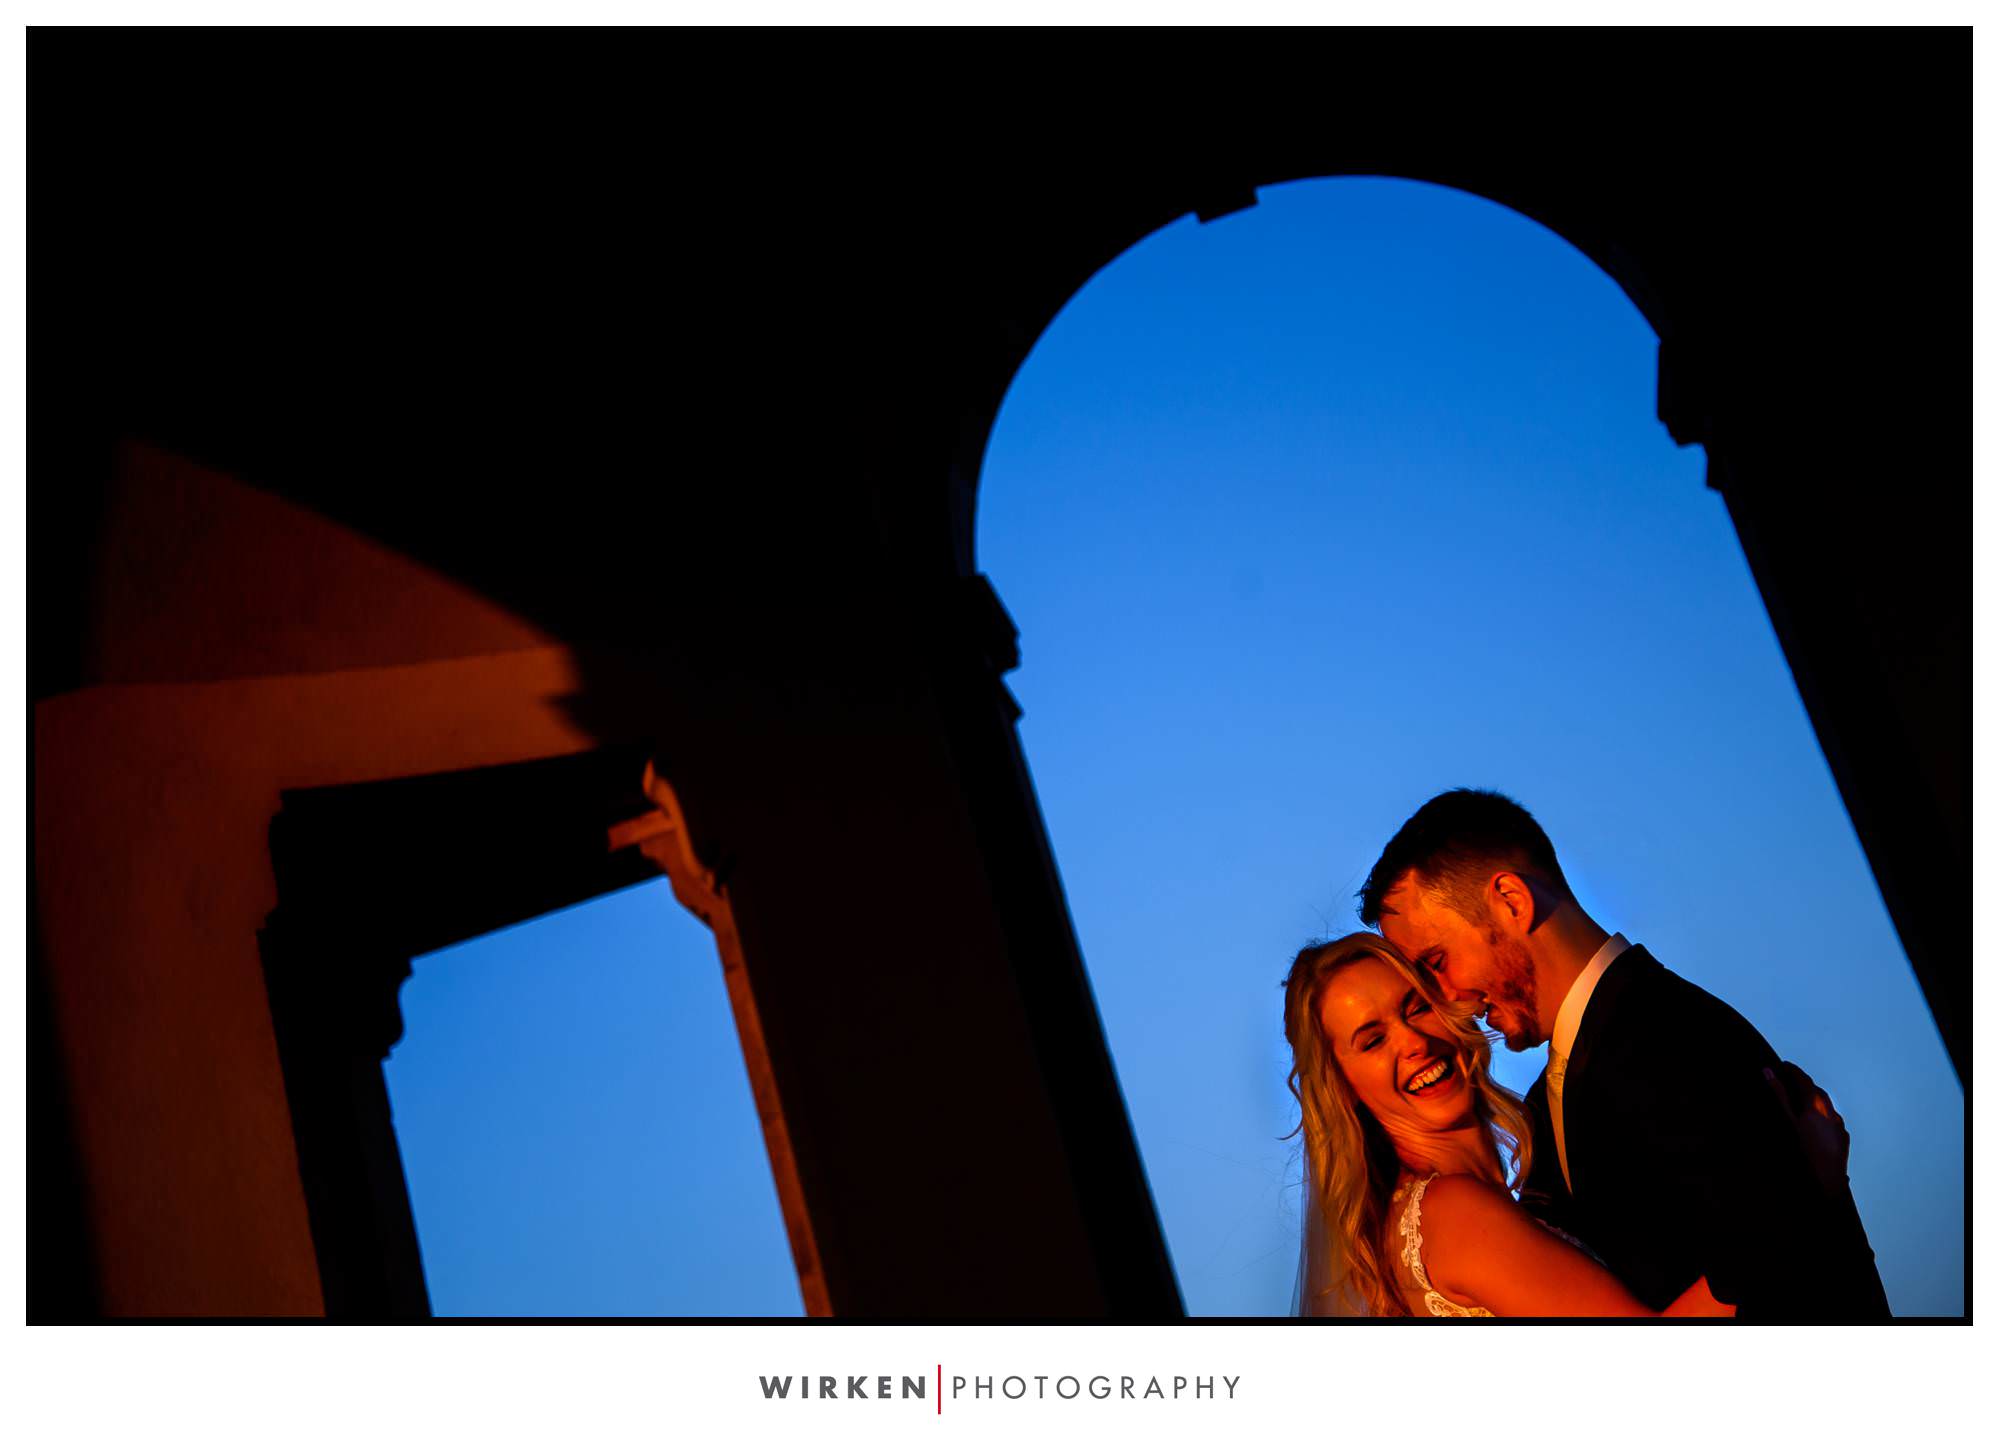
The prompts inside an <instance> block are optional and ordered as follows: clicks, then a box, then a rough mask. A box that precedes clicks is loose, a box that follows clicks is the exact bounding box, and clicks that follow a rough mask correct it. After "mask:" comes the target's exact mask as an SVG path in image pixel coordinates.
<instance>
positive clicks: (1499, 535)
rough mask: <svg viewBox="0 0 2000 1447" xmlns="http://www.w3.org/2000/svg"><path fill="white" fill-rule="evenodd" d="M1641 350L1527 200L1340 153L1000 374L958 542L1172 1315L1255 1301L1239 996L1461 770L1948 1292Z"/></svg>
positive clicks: (1942, 1188)
mask: <svg viewBox="0 0 2000 1447" xmlns="http://www.w3.org/2000/svg"><path fill="white" fill-rule="evenodd" d="M1628 281H1629V279H1628ZM1657 344H1658V339H1657V337H1656V335H1655V334H1654V333H1653V331H1652V329H1651V328H1650V327H1649V326H1648V324H1647V322H1646V320H1645V318H1643V317H1642V316H1641V315H1640V314H1639V313H1638V311H1637V310H1636V309H1635V307H1634V305H1633V303H1632V301H1631V300H1630V299H1628V297H1627V296H1626V295H1625V294H1622V293H1621V292H1620V290H1619V288H1618V286H1617V285H1615V284H1614V283H1613V282H1612V281H1611V279H1610V278H1608V277H1607V276H1606V275H1605V274H1604V273H1603V272H1602V271H1601V270H1599V269H1598V268H1597V267H1596V266H1594V265H1593V264H1592V263H1591V262H1590V261H1589V260H1587V259H1586V258H1585V257H1583V256H1581V255H1579V254H1578V252H1577V251H1576V250H1575V248H1574V247H1572V246H1571V245H1570V244H1568V243H1567V242H1565V241H1564V240H1562V239H1561V238H1559V237H1557V236H1555V235H1553V234H1551V233H1550V232H1548V231H1547V230H1545V229H1544V228H1543V227H1542V226H1540V225H1539V224H1537V223H1535V222H1532V221H1529V220H1527V219H1526V218H1524V217H1523V216H1521V215H1520V214H1518V213H1516V212H1513V211H1510V210H1508V209H1506V208H1504V207H1502V206H1499V205H1497V204H1496V203H1494V202H1491V201H1487V200H1483V199H1480V198H1476V197H1472V196H1469V195H1466V194H1464V193H1461V192H1455V191H1450V190H1447V189H1444V188H1440V187H1435V186H1431V185H1427V184H1423V183H1418V182H1410V181H1398V180H1389V179H1375V178H1367V179H1362V178H1348V179H1340V180H1319V181H1311V182H1299V183H1293V184H1289V185H1284V186H1274V187H1269V188H1266V189H1265V190H1264V191H1263V193H1262V200H1261V204H1259V205H1257V206H1256V207H1255V208H1254V209H1250V210H1247V211H1241V212H1237V213H1235V214H1231V215H1227V216H1224V217H1222V218H1220V219H1218V220H1214V221H1211V222H1210V223H1208V224H1205V225H1204V224H1202V223H1200V222H1198V221H1197V220H1196V219H1195V218H1193V217H1188V218H1184V219H1183V220H1181V221H1179V222H1176V223H1175V224H1173V225H1171V226H1168V227H1167V228H1165V229H1163V230H1161V231H1158V232H1155V233H1154V234H1153V235H1151V236H1149V237H1148V238H1146V239H1145V240H1144V241H1143V242H1141V243H1139V244H1138V245H1136V246H1134V247H1133V248H1132V249H1131V250H1129V251H1128V252H1126V253H1125V254H1124V255H1122V256H1121V257H1120V258H1119V259H1118V260H1117V261H1116V262H1115V263H1113V264H1112V265H1110V266H1109V267H1107V268H1105V269H1104V270H1103V271H1101V272H1100V273H1099V274H1098V275H1097V276H1096V277H1095V278H1094V279H1092V281H1091V282H1090V283H1089V284H1088V285H1087V286H1085V287H1083V288H1082V290H1080V291H1079V292H1078V293H1077V294H1076V295H1075V296H1074V297H1073V298H1072V300H1071V301H1070V302H1069V304H1068V305H1067V306H1066V307H1065V308H1064V310H1063V311H1062V313H1061V314H1060V315H1059V316H1058V317H1057V318H1056V319H1055V320H1054V322H1053V323H1052V324H1051V325H1050V326H1049V327H1048V328H1047V330H1046V331H1045V332H1044V333H1043V334H1042V335H1041V337H1040V338H1039V340H1038V341H1037V343H1036V344H1035V347H1034V350H1033V353H1032V354H1031V355H1030V357H1029V358H1028V360H1027V362H1026V363H1025V365H1024V366H1023V367H1022V368H1021V369H1020V371H1019V373H1018V374H1017V375H1016V377H1015V379H1014V381H1013V384H1012V388H1011V390H1010V391H1009V392H1008V394H1007V397H1006V400H1005V403H1004V405H1003V407H1002V409H1001V411H1000V414H999V417H998V420H997V423H996V425H995V428H994V431H993V434H992V437H991V440H990V443H989V446H988V450H987V453H986V456H985V460H984V464H983V475H982V477H981V480H980V507H979V538H978V543H979V547H978V552H977V559H978V566H979V568H980V569H981V570H982V571H983V572H984V573H985V574H986V575H988V576H989V577H990V578H991V579H992V581H993V583H994V585H995V587H996V588H997V590H998V592H999V594H1000V596H1001V597H1002V598H1003V599H1004V601H1005V603H1006V606H1007V608H1008V610H1009V612H1010V613H1011V614H1012V616H1013V618H1014V619H1015V621H1016V623H1017V624H1018V626H1019V629H1020V635H1021V657H1022V662H1021V666H1020V669H1019V671H1018V672H1017V673H1016V674H1014V675H1013V676H1012V679H1011V680H1010V684H1011V687H1012V689H1013V691H1014V693H1015V694H1016V696H1017V697H1018V698H1019V700H1020V701H1021V703H1022V705H1023V707H1024V709H1025V716H1024V717H1023V719H1022V720H1021V722H1020V724H1019V729H1020V732H1021V737H1022V742H1023V747H1024V750H1025V752H1026V755H1027V758H1028V760H1029V762H1030V764H1031V766H1032V767H1033V769H1034V775H1035V786H1036V791H1037V794H1038V796H1039V799H1040V803H1041V807H1042V810H1043V813H1044V816H1045V818H1046V820H1047V824H1048V829H1049V834H1050V838H1051V843H1052V846H1053V848H1054V850H1055V852H1056V855H1057V858H1058V860H1059V861H1060V864H1061V867H1062V871H1063V878H1064V884H1065V887H1066V891H1067V894H1068V900H1069V905H1070V909H1071V913H1072V916H1073V918H1074V920H1075V924H1076V929H1077V933H1078V938H1079V944H1080V946H1081V949H1082V953H1083V957H1084V959H1085V961H1086V962H1087V964H1088V967H1089V969H1090V973H1091V980H1092V985H1093V988H1094V990H1095V994H1096V998H1097V1001H1098V1005H1099V1008H1100V1011H1101V1013H1102V1016H1103V1020H1104V1025H1105V1030H1106V1034H1107V1037H1108V1040H1109V1044H1110V1048H1111V1051H1112V1055H1113V1059H1114V1061H1115V1062H1116V1065H1117V1068H1118V1072H1119V1078H1120V1083H1121V1085H1122V1088H1123V1091H1124V1094H1125V1098H1126V1102H1127V1105H1128V1108H1129V1110H1130V1112H1131V1116H1132V1120H1133V1125H1134V1129H1135V1132H1136V1134H1137V1138H1138V1142H1139V1146H1140V1150H1141V1152H1142V1154H1143V1155H1144V1158H1145V1162H1146V1168H1147V1173H1148V1176H1149V1179H1150V1183H1151V1187H1152V1190H1153V1193H1154V1197H1155V1200H1156V1202H1157V1204H1158V1207H1159V1210H1160V1214H1161V1218H1162V1222H1163V1225H1164V1228H1165V1231H1166V1235H1167V1239H1168V1242H1169V1244H1170V1246H1171V1247H1172V1249H1173V1252H1174V1256H1175V1263H1176V1269H1177V1272H1178V1274H1179V1276H1180V1282H1181V1288H1182V1291H1183V1294H1184V1296H1185V1298H1186V1300H1187V1304H1188V1309H1189V1310H1190V1312H1192V1313H1195V1314H1213V1313H1223V1314H1263V1313H1269V1312H1273V1311H1281V1310H1282V1309H1283V1298H1284V1293H1285V1290H1286V1289H1287V1288H1288V1287H1289V1285H1290V1281H1291V1273H1292V1269H1293V1266H1294V1261H1293V1251H1294V1249H1295V1244H1296V1216H1295V1214H1293V1213H1294V1212H1295V1209H1296V1181H1297V1171H1296V1167H1295V1165H1294V1163H1293V1162H1294V1160H1295V1156H1294V1154H1293V1152H1292V1149H1291V1147H1289V1146H1288V1145H1281V1144H1280V1143H1279V1141H1278V1138H1279V1137H1280V1136H1281V1135H1282V1134H1283V1133H1284V1132H1285V1131H1286V1130H1288V1129H1289V1127H1290V1126H1291V1125H1292V1124H1293V1122H1294V1120H1295V1115H1294V1114H1293V1113H1292V1110H1291V1102H1290V1100H1289V1097H1288V1096H1287V1095H1286V1093H1285V1090H1284V1087H1283V1084H1282V1081H1283V1076H1284V1070H1285V1063H1284V1048H1283V1039H1282V1033H1281V1030H1280V1021H1279V998H1278V994H1277V991H1276V990H1275V988H1274V986H1275V983H1276V982H1277V980H1278V979H1279V978H1280V977H1281V976H1282V974H1283V972H1284V968H1285V965H1286V963H1287V962H1288V961H1289V959H1290V957H1291V954H1292V952H1293V951H1294V950H1296V949H1297V948H1298V946H1299V945H1300V944H1302V943H1303V942H1304V941H1305V940H1306V939H1307V938H1308V937H1311V936H1316V935H1328V934H1337V933H1342V932H1345V931H1346V930H1347V929H1350V928H1354V927H1357V922H1356V921H1355V919H1354V914H1353V892H1354V890H1355V888H1356V887H1357V886H1358V885H1359V884H1360V882H1361V880H1362V878H1363V876H1364V875H1365V874H1366V872H1367V869H1368V867H1369V865H1370V864H1371V863H1372V862H1373V860H1374V858H1375V856H1376V853H1377V852H1378V851H1379V849H1380V847H1381V845H1382V843H1383V842H1384V841H1385V840H1386V839H1387V838H1388V836H1389V835H1390V833H1392V832H1393V831H1394V829H1395V828H1396V826H1397V825H1398V824H1399V823H1400V822H1401V821H1402V819H1403V818H1404V817H1406V816H1407V815H1408V814H1409V813H1410V812H1411V811H1412V810H1413V809H1414V808H1415V807H1416V806H1417V805H1418V804H1420V803H1421V802H1422V801H1423V800H1424V799H1426V798H1428V797H1429V796H1430V795H1432V794H1433V793H1436V792H1438V791H1440V790H1442V789H1445V788H1448V787H1451V786H1454V785H1459V784H1473V785H1480V786H1485V787H1494V788H1499V789H1502V790H1504V791H1506V792H1508V793H1510V794H1512V795H1514V796H1516V797H1518V798H1520V799H1521V800H1522V801H1523V802H1524V803H1525V804H1527V805H1528V807H1529V808H1530V809H1532V810H1534V811H1535V812H1536V814H1537V815H1538V817H1540V818H1541V820H1542V822H1543V823H1544V825H1545V826H1546V827H1547V828H1548V829H1549V831H1550V833H1551V834H1552V836H1553V837H1554V839H1555V842H1556V844H1557V847H1558V849H1559V850H1560V851H1562V854H1563V857H1564V861H1565V865H1566V867H1567V868H1568V870H1569V872H1570V874H1571V877H1572V879H1573V881H1575V882H1576V883H1577V885H1578V889H1579V893H1580V895H1581V896H1582V897H1583V902H1584V903H1585V905H1586V907H1588V908H1589V909H1590V910H1591V911H1592V913H1593V914H1594V915H1596V916H1597V917H1599V918H1600V919H1603V920H1604V921H1605V922H1606V923H1607V925H1608V926H1609V927H1610V928H1613V929H1618V930H1622V931H1623V932H1625V933H1626V934H1627V935H1628V936H1630V937H1632V938H1633V939H1635V940H1643V941H1645V942H1647V943H1648V944H1649V945H1650V946H1651V947H1652V949H1653V951H1654V953H1655V954H1657V955H1658V956H1659V957H1660V958H1661V959H1662V960H1663V961H1664V962H1666V963H1667V964H1668V965H1669V967H1670V968H1673V969H1676V970H1678V971H1679V972H1680V973H1682V974H1684V975H1686V976H1687V977H1688V978H1690V979H1693V980H1694V981H1695V982H1696V983H1698V984H1700V985H1702V986H1703V987H1705V988H1707V989H1709V990H1710V991H1711V992H1712V993H1714V994H1716V995H1718V996H1720V997H1721V998H1723V999H1725V1000H1727V1001H1729V1002H1730V1003H1732V1004H1734V1005H1735V1006H1736V1007H1737V1008H1738V1009H1740V1010H1741V1011H1742V1012H1743V1013H1744V1014H1745V1015H1746V1016H1748V1017H1749V1018H1750V1019H1751V1020H1752V1021H1753V1022H1754V1023H1755V1024H1757V1025H1758V1026H1759V1028H1760V1029H1761V1030H1762V1031H1763V1032H1764V1033H1765V1035H1766V1036H1767V1037H1768V1038H1769V1039H1770V1040H1771V1041H1772V1043H1773V1044H1774V1046H1775V1047H1776V1048H1777V1049H1778V1050H1779V1052H1780V1053H1781V1054H1783V1055H1785V1056H1787V1057H1788V1058H1791V1059H1794V1060H1797V1061H1799V1062H1801V1063H1802V1064H1804V1065H1805V1066H1806V1067H1807V1068H1808V1069H1809V1070H1810V1071H1812V1072H1813V1074H1814V1075H1815V1076H1816V1077H1817V1078H1818V1079H1819V1080H1820V1081H1821V1083H1822V1084H1824V1085H1826V1086H1827V1087H1828V1088H1829V1090H1830V1091H1831V1092H1832V1094H1833V1095H1834V1098H1835V1099H1836V1101H1837V1102H1838V1104H1839V1106H1840V1109H1841V1110H1842V1111H1843V1113H1844V1114H1845V1116H1846V1118H1847V1121H1848V1123H1849V1126H1850V1129H1851V1130H1852V1133H1853V1137H1854V1146H1853V1161H1852V1178H1853V1182H1854V1190H1855V1195H1856V1198H1857V1201H1858V1203H1859V1205H1860V1207H1861V1210H1862V1213H1863V1216H1864V1219H1865V1220H1866V1222H1867V1224H1868V1227H1869V1230H1870V1233H1871V1239H1872V1241H1873V1243H1874V1245H1875V1248H1876V1251H1877V1254H1878V1258H1879V1261H1880V1264H1881V1269H1882V1275H1883V1278H1884V1282H1885V1284H1886V1286H1887V1288H1888V1291H1889V1295H1890V1301H1891V1304H1892V1306H1893V1307H1894V1308H1895V1309H1896V1310H1897V1311H1898V1312H1899V1313H1904V1314H1941V1315H1952V1314H1956V1313H1958V1312H1959V1311H1961V1310H1962V1309H1963V1301H1962V1280H1963V1260H1962V1254H1961V1251H1960V1245H1959V1243H1960V1242H1961V1241H1962V1238H1963V1217H1962V1207H1963V1182H1964V1159H1963V1097H1962V1093H1961V1092H1960V1091H1959V1090H1958V1089H1957V1088H1956V1086H1957V1082H1956V1080H1955V1079H1954V1077H1953V1073H1952V1068H1951V1064H1950V1061H1949V1060H1948V1058H1947V1056H1946V1054H1945V1052H1944V1050H1943V1048H1942V1047H1941V1045H1940V1042H1939V1038H1938V1034H1937V1030H1936V1027H1935V1026H1934V1024H1933V1022H1932V1020H1931V1017H1930V1015H1929V1013H1928V1011H1927V1010H1926V1008H1925V1003H1924V999H1923V996H1922V994H1921V992H1920V991H1919V989H1918V988H1917V985H1916V983H1915V981H1914V980H1913V979H1912V977H1911V974H1910V969H1909V965H1908V963H1907V961H1906V959H1905V956H1904V954H1903V951H1902V948H1901V946H1900V944H1899V942H1898V939H1897V936H1896V933H1895V931H1894V929H1893V928H1892V926H1891V924H1890V921H1889V919H1888V916H1887V913H1886V911H1885V909H1884V907H1883V903H1882V898H1881V894H1880V891H1879V890H1878V888H1877V887H1876V884H1875V881H1874V878H1873V876H1872V875H1871V873H1870V870H1869V867H1868V863H1867V860H1866V859H1865V857H1864V856H1863V854H1862V851H1861V848H1860V846H1859V843H1858V842H1857V840H1856V837H1855V832H1854V828H1853V826H1852V825H1851V824H1850V822H1849V819H1848V815H1847V811H1846V809H1845V808H1844V807H1843V804H1842V801H1841V798H1840V795H1839V793H1838V791H1837V790H1836V788H1835V785H1834V781H1833V778H1832V776H1831V775H1830V773H1829V771H1828V767H1827V763H1826V760H1825V757H1824V755H1823V754H1822V751H1821V749H1820V747H1819V744H1818V742H1817V740H1816V738H1815V736H1814V733H1813V729H1812V726H1811V723H1810V721H1809V720H1808V718H1807V716H1806V713H1805V709H1804V707H1803V706H1802V704H1801V701H1800V698H1799V694H1798V690H1797V688H1796V686H1795V685H1794V683H1793V680H1792V676H1791V673H1790V670H1789V669H1788V667H1787V665H1786V661H1785V657H1784V654H1783V652H1782V650H1781V649H1780V647H1779V646H1778V642H1777V639H1776V637H1775V636H1774V634H1773V631H1772V626H1771V622H1770V619H1769V617H1768V616H1767V614H1766V612H1765V609H1764V607H1763V603H1762V600H1761V599H1760V597H1759V595H1758V591H1757V587H1756V585H1755V582H1754V580H1753V579H1752V577H1751V576H1750V572H1749V569H1748V567H1747V566H1746V564H1745V561H1744V556H1743V551H1742V547H1741V545H1740V543H1739V542H1738V539H1737V537H1736V534H1735V531H1734V529H1733V527H1732V525H1731V521H1730V518H1729V516H1728V513H1727V511H1726V509H1725V507H1724V504H1723V502H1722V499H1721V498H1720V497H1719V496H1718V495H1716V494H1715V493H1713V492H1710V491H1708V490H1706V489H1705V488H1704V487H1703V485H1702V475H1701V458H1700V456H1699V454H1698V453H1695V452H1692V451H1682V450H1678V449H1676V447H1675V446H1674V444H1673V442H1672V440H1671V439H1670V438H1669V437H1668V435H1667V434H1666V432H1665V430H1664V429H1663V428H1662V427H1661V426H1660V424H1659V422H1658V421H1657V420H1656V419H1655V417H1654V399H1655V387H1656V381H1655V366H1656V358H1657ZM1539 1066H1540V1058H1539V1052H1536V1055H1535V1056H1534V1057H1533V1058H1530V1057H1528V1056H1521V1057H1511V1058H1506V1059H1504V1060H1503V1064H1502V1069H1503V1071H1504V1072H1505V1078H1506V1079H1507V1081H1508V1083H1510V1084H1511V1085H1513V1086H1515V1087H1516V1088H1520V1087H1523V1086H1525V1085H1526V1084H1527V1083H1528V1082H1529V1081H1530V1080H1532V1078H1533V1076H1534V1075H1535V1073H1536V1072H1537V1070H1538V1069H1539ZM1688 1068H1689V1069H1690V1070H1693V1069H1697V1068H1699V1049H1698V1045H1696V1044H1694V1043H1692V1042H1690V1044H1689V1046H1688Z"/></svg>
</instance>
